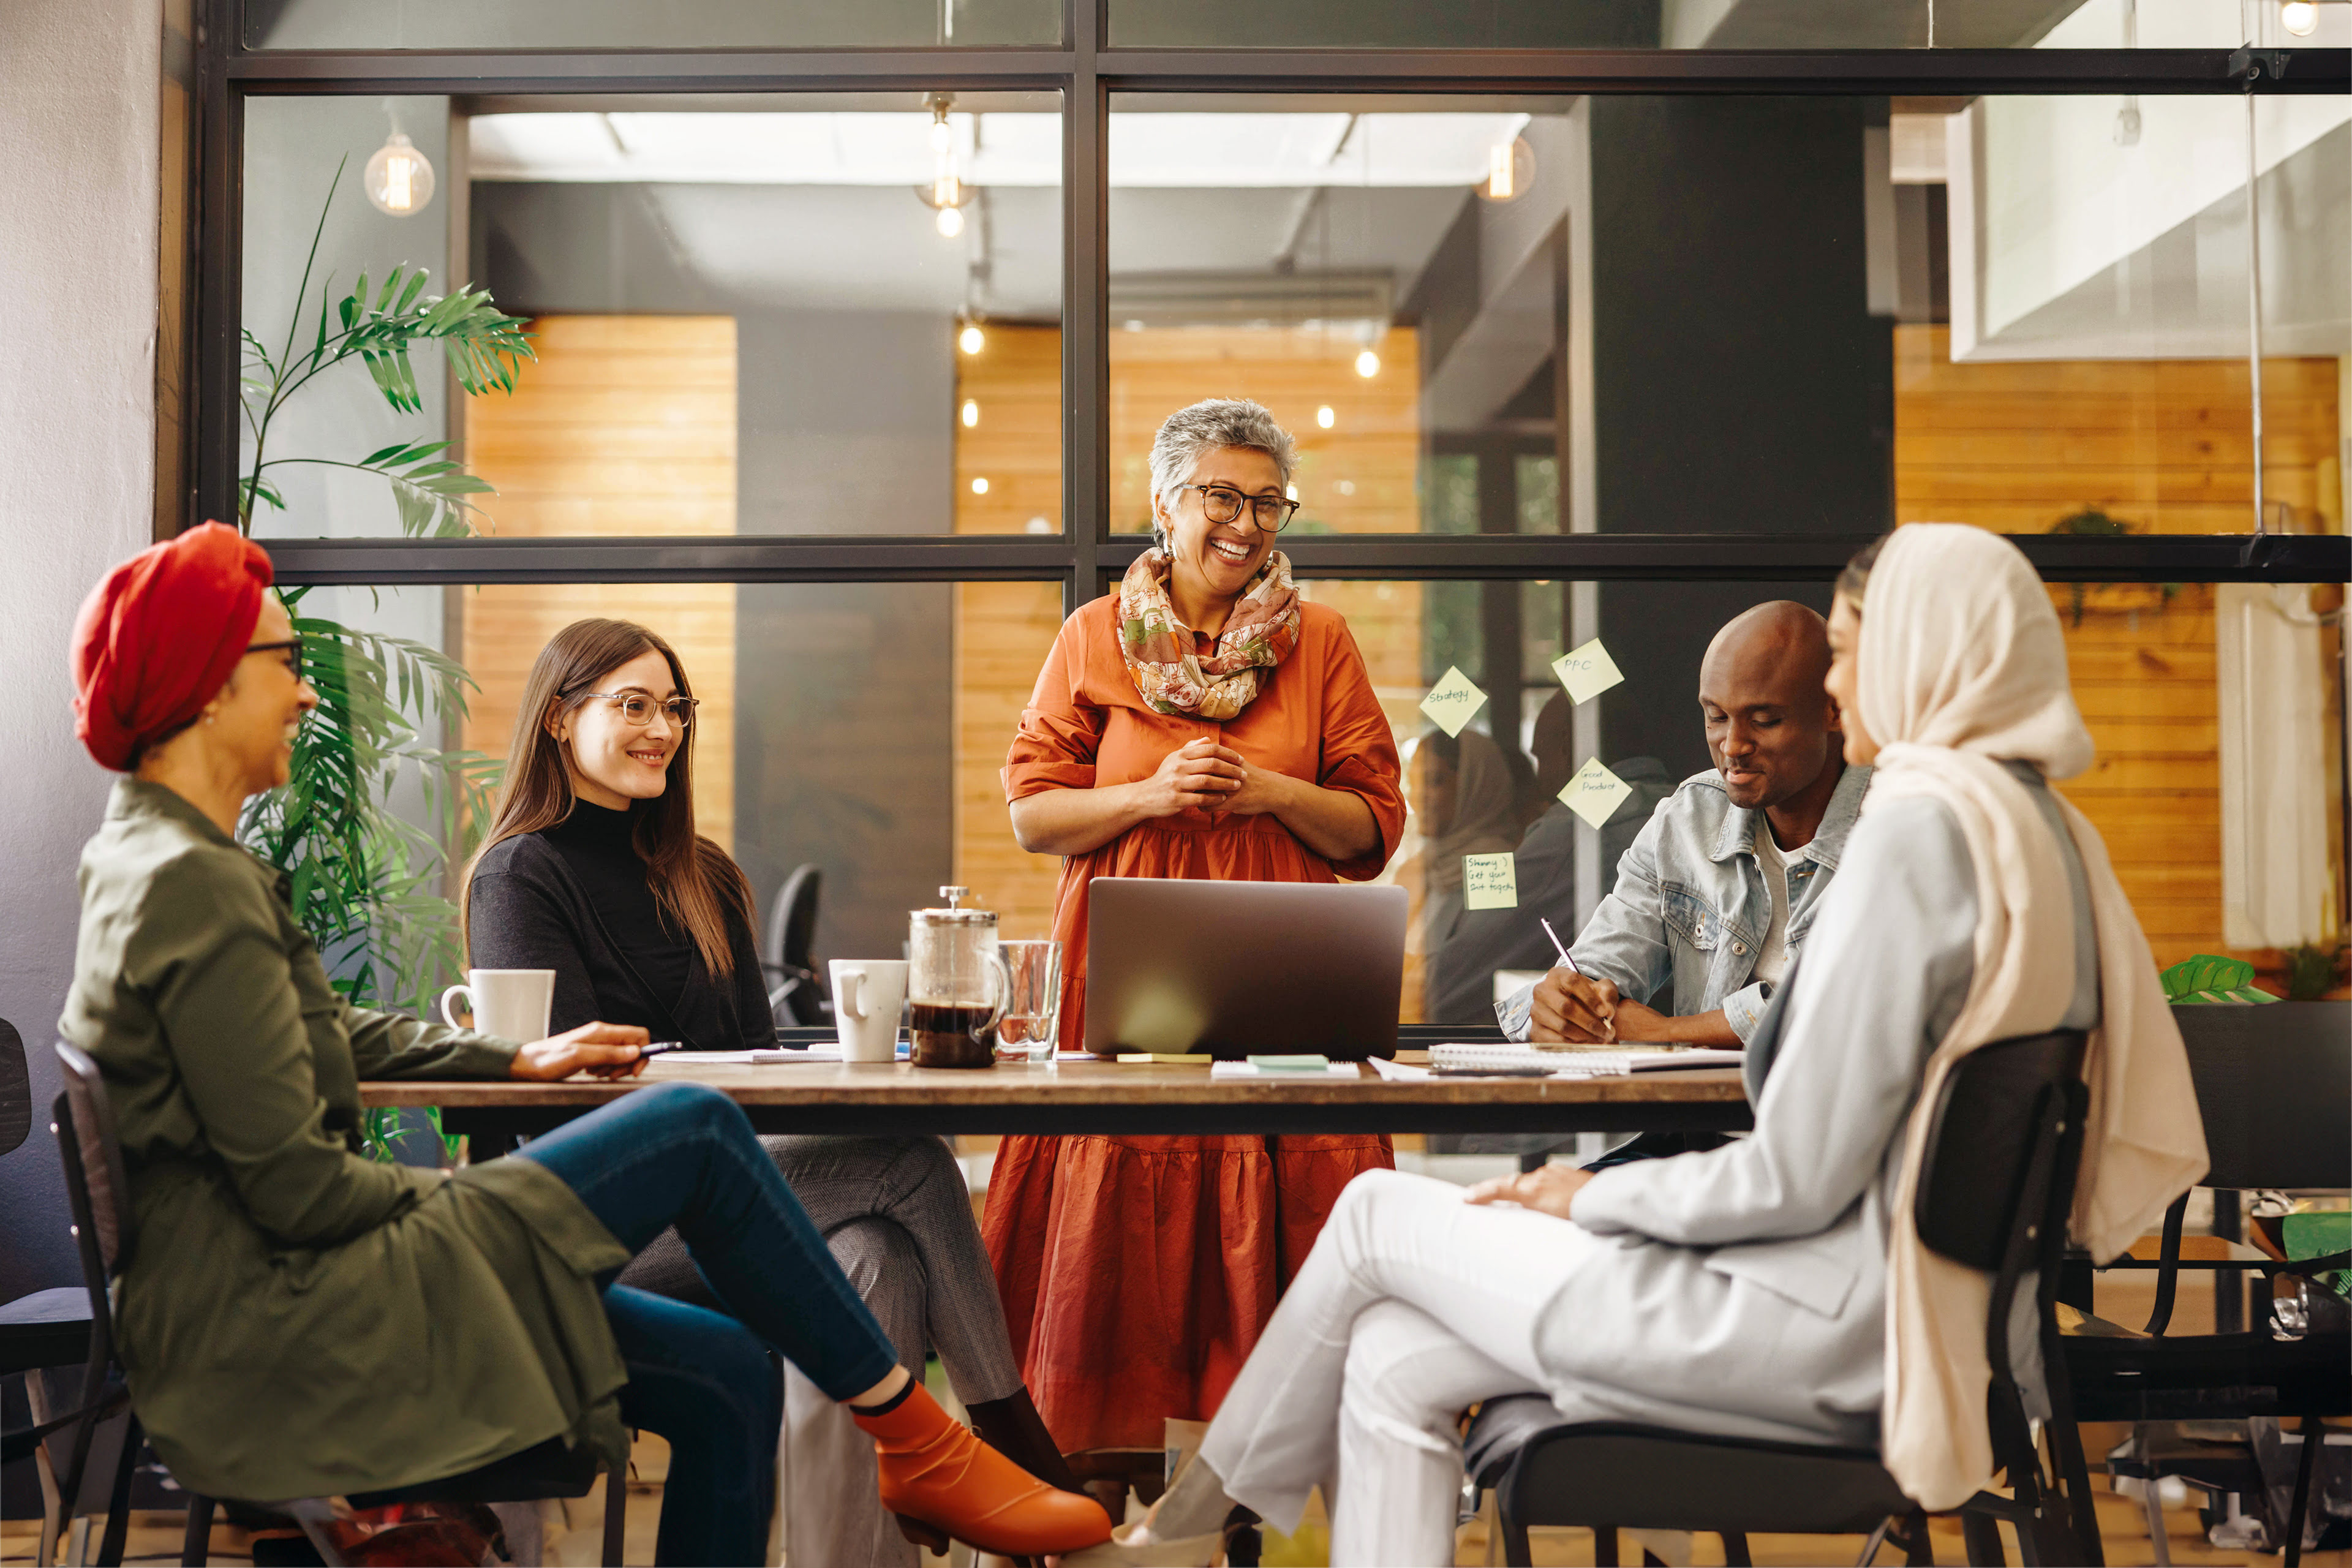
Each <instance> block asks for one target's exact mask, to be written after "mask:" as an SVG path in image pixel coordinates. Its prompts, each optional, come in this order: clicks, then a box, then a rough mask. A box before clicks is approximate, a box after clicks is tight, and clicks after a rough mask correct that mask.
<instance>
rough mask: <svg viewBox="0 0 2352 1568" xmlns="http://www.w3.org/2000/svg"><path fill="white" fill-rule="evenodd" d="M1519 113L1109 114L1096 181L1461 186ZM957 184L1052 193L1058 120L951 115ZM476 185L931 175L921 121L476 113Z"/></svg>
mask: <svg viewBox="0 0 2352 1568" xmlns="http://www.w3.org/2000/svg"><path fill="white" fill-rule="evenodd" d="M1527 119H1528V117H1527V116H1526V115H1524V114H1449V113H1427V114H1360V115H1359V114H1348V113H1340V112H1332V113H1302V114H1265V113H1235V114H1191V113H1175V114H1113V115H1112V116H1111V120H1110V183H1111V184H1112V185H1113V186H1115V187H1125V188H1160V189H1234V188H1256V189H1269V188H1275V189H1294V190H1295V189H1301V188H1307V187H1312V186H1318V185H1335V186H1346V185H1359V186H1374V187H1443V186H1454V187H1459V188H1467V187H1468V186H1471V185H1474V184H1477V183H1479V182H1480V181H1481V180H1483V179H1485V178H1486V172H1487V168H1488V164H1489V160H1490V158H1491V156H1492V153H1493V150H1494V148H1495V147H1496V145H1498V144H1507V143H1508V142H1510V140H1511V139H1512V138H1513V137H1515V136H1517V134H1518V133H1519V131H1520V129H1521V127H1523V126H1524V125H1525V124H1526V123H1527ZM949 124H950V129H951V132H952V145H953V153H954V157H955V161H956V168H957V172H958V173H959V174H961V177H962V178H963V179H964V180H965V181H966V182H967V183H968V184H975V185H982V186H987V185H1012V186H1051V185H1058V184H1060V183H1061V178H1062V146H1061V136H1062V130H1061V121H1060V119H1059V117H1058V116H1055V115H1052V114H1038V113H1024V112H1012V113H992V114H979V115H974V114H961V113H957V114H950V116H949ZM471 132H472V151H471V158H472V173H473V177H474V178H476V179H478V180H530V181H559V182H564V181H585V182H631V183H641V184H751V185H917V184H929V181H930V180H931V179H932V177H933V175H934V174H936V173H937V169H938V158H937V154H936V153H934V152H933V150H932V147H931V120H930V117H929V116H928V115H925V114H919V113H906V112H879V113H791V112H786V113H773V112H751V113H638V112H621V113H547V114H484V115H478V116H476V117H475V118H474V119H473V121H471Z"/></svg>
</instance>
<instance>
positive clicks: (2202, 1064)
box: [2172, 1002, 2352, 1191]
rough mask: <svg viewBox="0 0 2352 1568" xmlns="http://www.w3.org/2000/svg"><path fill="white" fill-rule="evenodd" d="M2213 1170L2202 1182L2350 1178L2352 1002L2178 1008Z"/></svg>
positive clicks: (2324, 1182)
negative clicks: (2348, 1107)
mask: <svg viewBox="0 0 2352 1568" xmlns="http://www.w3.org/2000/svg"><path fill="white" fill-rule="evenodd" d="M2172 1017H2173V1021H2174V1022H2175V1023H2177V1024H2179V1026H2180V1038H2181V1042H2182V1043H2183V1044H2184V1045H2186V1046H2187V1047H2189V1073H2190V1075H2191V1076H2192V1077H2193V1078H2194V1079H2196V1082H2197V1109H2198V1112H2199V1114H2200V1116H2202V1117H2203V1118H2204V1122H2205V1146H2206V1150H2207V1152H2209V1153H2210V1156H2211V1158H2212V1168H2211V1169H2210V1171H2209V1172H2208V1173H2206V1175H2205V1176H2204V1178H2203V1179H2202V1180H2201V1181H2200V1182H2199V1183H2198V1185H2200V1186H2205V1187H2222V1188H2235V1189H2238V1190H2241V1191H2251V1190H2252V1189H2253V1188H2256V1187H2283V1188H2298V1187H2319V1188H2336V1189H2341V1188H2344V1187H2347V1186H2352V1121H2347V1118H2346V1116H2345V1114H2344V1107H2345V1106H2346V1105H2347V1103H2352V1003H2347V1002H2275V1003H2273V1004H2271V1005H2268V1006H2220V1005H2209V1006H2190V1007H2175V1008H2174V1009H2173V1010H2172Z"/></svg>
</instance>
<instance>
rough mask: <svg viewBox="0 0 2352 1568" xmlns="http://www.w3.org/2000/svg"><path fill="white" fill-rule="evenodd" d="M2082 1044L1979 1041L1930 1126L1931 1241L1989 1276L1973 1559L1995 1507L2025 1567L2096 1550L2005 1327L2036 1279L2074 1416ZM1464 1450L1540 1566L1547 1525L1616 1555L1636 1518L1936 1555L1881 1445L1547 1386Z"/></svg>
mask: <svg viewBox="0 0 2352 1568" xmlns="http://www.w3.org/2000/svg"><path fill="white" fill-rule="evenodd" d="M2083 1049H2084V1037H2083V1036H2082V1035H2081V1034H2080V1033H2078V1032H2074V1031H2063V1030H2062V1031H2059V1032H2057V1033H2053V1034H2048V1035H2035V1036H2030V1037H2023V1038H2020V1039H2014V1040H2003V1041H2000V1042H1997V1043H1995V1044H1992V1045H1989V1046H1986V1047H1981V1048H1980V1049H1979V1050H1977V1051H1974V1052H1972V1053H1970V1054H1969V1056H1968V1057H1966V1058H1963V1059H1962V1060H1961V1061H1960V1062H1959V1063H1958V1065H1957V1066H1956V1067H1955V1068H1953V1070H1952V1072H1951V1074H1950V1076H1949V1077H1948V1078H1947V1079H1946V1080H1945V1083H1944V1087H1943V1091H1942V1093H1941V1095H1940V1096H1939V1098H1938V1100H1937V1105H1936V1110H1935V1114H1934V1117H1933V1119H1932V1121H1931V1122H1930V1124H1929V1130H1928V1134H1927V1139H1928V1142H1927V1151H1926V1152H1925V1154H1924V1156H1923V1158H1924V1162H1925V1163H1924V1164H1923V1166H1922V1168H1921V1173H1920V1179H1919V1188H1918V1193H1917V1195H1916V1201H1915V1204H1914V1206H1913V1211H1912V1212H1913V1219H1914V1221H1915V1223H1916V1226H1917V1228H1918V1233H1919V1239H1920V1240H1921V1241H1922V1242H1923V1243H1925V1244H1926V1245H1927V1247H1931V1248H1933V1249H1934V1250H1935V1251H1936V1252H1937V1253H1939V1254H1941V1255H1942V1256H1944V1257H1946V1258H1951V1259H1952V1260H1954V1261H1955V1262H1958V1263H1963V1264H1966V1265H1968V1266H1969V1268H1979V1269H1982V1270H1983V1271H1985V1272H1986V1273H1987V1274H1989V1275H1991V1276H1992V1280H1993V1289H1992V1300H1991V1311H1990V1315H1989V1320H1988V1321H1987V1324H1986V1332H1985V1352H1986V1356H1987V1359H1988V1360H1989V1361H1990V1364H1991V1369H1992V1384H1991V1387H1990V1390H1989V1397H1988V1400H1987V1405H1988V1414H1989V1415H1990V1426H1991V1437H1992V1450H1993V1458H1994V1462H1995V1463H1996V1464H1997V1465H1998V1466H2000V1468H2002V1469H2004V1470H2006V1471H2007V1472H2008V1479H2009V1483H2010V1486H2011V1489H2012V1491H2013V1493H2014V1495H2013V1496H2011V1497H2000V1496H1996V1495H1994V1494H1991V1493H1989V1492H1979V1493H1978V1494H1977V1495H1976V1496H1975V1497H1973V1498H1971V1499H1970V1500H1969V1501H1968V1502H1967V1503H1966V1504H1964V1505H1963V1506H1962V1510H1961V1529H1962V1531H1963V1532H1964V1535H1965V1537H1966V1539H1967V1542H1968V1552H1969V1562H1971V1563H2000V1562H2001V1561H2002V1560H2003V1559H2002V1555H2001V1543H2000V1533H1999V1529H1998V1526H1997V1523H1996V1521H1998V1520H2001V1519H2006V1520H2008V1521H2010V1522H2011V1525H2012V1526H2013V1527H2014V1528H2015V1530H2016V1531H2017V1538H2018V1542H2019V1548H2020V1552H2021V1555H2022V1556H2023V1558H2024V1560H2025V1562H2027V1563H2096V1562H2097V1561H2098V1558H2097V1556H2096V1552H2097V1549H2098V1548H2097V1540H2098V1537H2097V1533H2096V1531H2097V1526H2096V1521H2095V1520H2094V1519H2093V1518H2092V1516H2091V1500H2090V1498H2089V1496H2088V1489H2087V1483H2086V1481H2085V1479H2084V1475H2083V1469H2082V1465H2081V1461H2080V1455H2079V1452H2076V1453H2075V1454H2074V1456H2073V1458H2072V1459H2071V1460H2070V1459H2069V1458H2068V1457H2067V1455H2066V1453H2065V1451H2064V1450H2063V1449H2061V1450H2059V1451H2058V1454H2057V1460H2058V1462H2057V1464H2056V1466H2055V1467H2054V1468H2056V1469H2057V1470H2058V1471H2059V1472H2060V1474H2061V1475H2062V1476H2063V1482H2062V1481H2060V1480H2058V1479H2054V1478H2051V1477H2046V1476H2045V1475H2044V1473H2043V1470H2042V1463H2041V1458H2040V1456H2039V1454H2038V1453H2037V1452H2036V1450H2035V1447H2034V1440H2033V1436H2032V1427H2031V1426H2029V1425H2028V1422H2027V1406H2026V1400H2025V1395H2024V1394H2023V1392H2022V1391H2021V1388H2020V1387H2019V1384H2018V1382H2017V1375H2016V1369H2015V1368H2014V1367H2013V1366H2012V1365H2011V1362H2010V1346H2009V1336H2008V1333H2007V1332H2006V1330H2007V1326H2008V1324H2009V1321H2010V1317H2011V1303H2012V1301H2014V1300H2015V1299H2016V1295H2017V1292H2018V1291H2019V1290H2020V1289H2032V1290H2033V1291H2034V1302H2035V1307H2036V1314H2035V1315H2036V1318H2037V1320H2038V1322H2039V1324H2040V1336H2039V1338H2040V1344H2041V1349H2042V1364H2043V1367H2044V1369H2045V1371H2044V1380H2045V1384H2046V1386H2047V1392H2048V1395H2049V1397H2050V1399H2051V1401H2052V1403H2053V1406H2054V1408H2053V1412H2052V1421H2051V1424H2052V1425H2053V1426H2066V1427H2071V1426H2072V1424H2073V1416H2072V1414H2071V1413H2070V1412H2069V1410H2068V1409H2067V1408H2066V1394H2067V1383H2066V1376H2065V1366H2064V1363H2063V1360H2062V1359H2061V1358H2062V1352H2061V1349H2060V1346H2059V1341H2058V1327H2057V1318H2056V1312H2055V1306H2054V1303H2055V1289H2056V1283H2057V1279H2058V1263H2059V1259H2060V1257H2061V1255H2062V1253H2063V1247H2064V1242H2065V1234H2066V1215H2067V1210H2068V1208H2069V1207H2070V1205H2072V1203H2073V1201H2074V1173H2075V1168H2076V1166H2077V1165H2078V1164H2079V1163H2081V1155H2082V1140H2083V1112H2084V1105H2085V1104H2086V1103H2087V1100H2088V1098H2089V1097H2088V1094H2087V1092H2086V1090H2085V1089H2084V1086H2083V1081H2082V1064H2083ZM1463 1448H1464V1458H1465V1464H1466V1467H1467V1469H1468V1473H1469V1476H1470V1479H1471V1482H1472V1485H1473V1487H1474V1488H1475V1489H1492V1490H1493V1491H1494V1492H1495V1494H1496V1504H1497V1514H1498V1522H1499V1524H1500V1527H1501V1531H1502V1538H1503V1548H1504V1552H1505V1554H1506V1560H1507V1561H1508V1562H1510V1563H1528V1562H1531V1561H1533V1559H1532V1558H1531V1557H1530V1556H1529V1555H1528V1529H1529V1528H1530V1527H1532V1526H1538V1525H1554V1526H1559V1525H1567V1526H1583V1527H1585V1528H1588V1529H1590V1530H1591V1531H1593V1537H1594V1552H1593V1560H1594V1562H1595V1563H1608V1564H1613V1563H1616V1561H1617V1531H1618V1530H1619V1529H1621V1528H1623V1527H1629V1526H1630V1527H1634V1528H1647V1529H1656V1530H1686V1531H1709V1532H1713V1533H1716V1534H1719V1535H1721V1536H1722V1537H1723V1545H1724V1559H1725V1561H1726V1562H1727V1563H1748V1561H1749V1557H1748V1539H1747V1537H1748V1531H1769V1532H1771V1533H1775V1534H1782V1533H1786V1534H1804V1535H1843V1534H1854V1535H1860V1534H1864V1533H1867V1534H1868V1535H1869V1541H1868V1542H1867V1544H1866V1545H1864V1548H1863V1552H1862V1555H1861V1557H1860V1558H1859V1559H1858V1561H1860V1562H1862V1563H1868V1562H1870V1561H1871V1559H1872V1557H1873V1556H1874V1554H1875V1553H1876V1552H1877V1550H1878V1547H1879V1545H1880V1543H1881V1542H1884V1541H1885V1540H1887V1539H1889V1538H1892V1539H1894V1540H1895V1541H1896V1542H1899V1543H1900V1544H1901V1545H1902V1546H1903V1547H1904V1549H1905V1551H1906V1560H1907V1561H1909V1562H1912V1563H1932V1562H1934V1561H1935V1559H1934V1557H1933V1555H1932V1554H1931V1552H1929V1549H1928V1543H1927V1518H1926V1516H1925V1514H1924V1513H1922V1512H1921V1511H1920V1510H1919V1509H1918V1507H1917V1506H1916V1504H1914V1503H1913V1502H1912V1500H1910V1499H1909V1498H1907V1497H1906V1496H1905V1495H1904V1494H1903V1490H1902V1489H1901V1488H1900V1487H1898V1486H1897V1485H1895V1478H1894V1477H1893V1476H1891V1475H1889V1474H1888V1473H1887V1472H1886V1469H1885V1466H1884V1465H1883V1464H1881V1463H1880V1461H1879V1456H1878V1454H1877V1452H1876V1451H1875V1450H1873V1449H1845V1448H1834V1447H1815V1446H1812V1445H1810V1444H1801V1443H1769V1442H1752V1441H1748V1440H1746V1439H1742V1438H1737V1437H1718V1436H1706V1435H1703V1434H1700V1433H1695V1432H1680V1431H1675V1430H1671V1429H1669V1428H1665V1427H1659V1426H1640V1425H1636V1424H1633V1423H1630V1422H1618V1421H1599V1422H1568V1423H1563V1422H1562V1421H1561V1420H1560V1418H1559V1411H1558V1410H1557V1409H1556V1408H1555V1407H1554V1406H1553V1405H1552V1403H1551V1401H1550V1400H1549V1399H1547V1398H1545V1397H1543V1396H1542V1395H1541V1394H1519V1395H1515V1396H1513V1397H1512V1398H1509V1399H1499V1400H1490V1401H1489V1402H1488V1403H1487V1404H1486V1406H1485V1408H1483V1409H1482V1410H1481V1411H1480V1412H1479V1414H1478V1417H1477V1419H1476V1420H1475V1421H1474V1422H1473V1423H1472V1424H1471V1427H1470V1431H1469V1435H1468V1436H1467V1437H1466V1438H1465V1442H1464V1445H1463ZM1896 1521H1902V1523H1903V1528H1902V1529H1901V1530H1900V1531H1897V1529H1896V1528H1895V1526H1896ZM2085 1532H2087V1533H2088V1544H2087V1545H2084V1544H2083V1543H2082V1538H2083V1536H2084V1533H2085Z"/></svg>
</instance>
